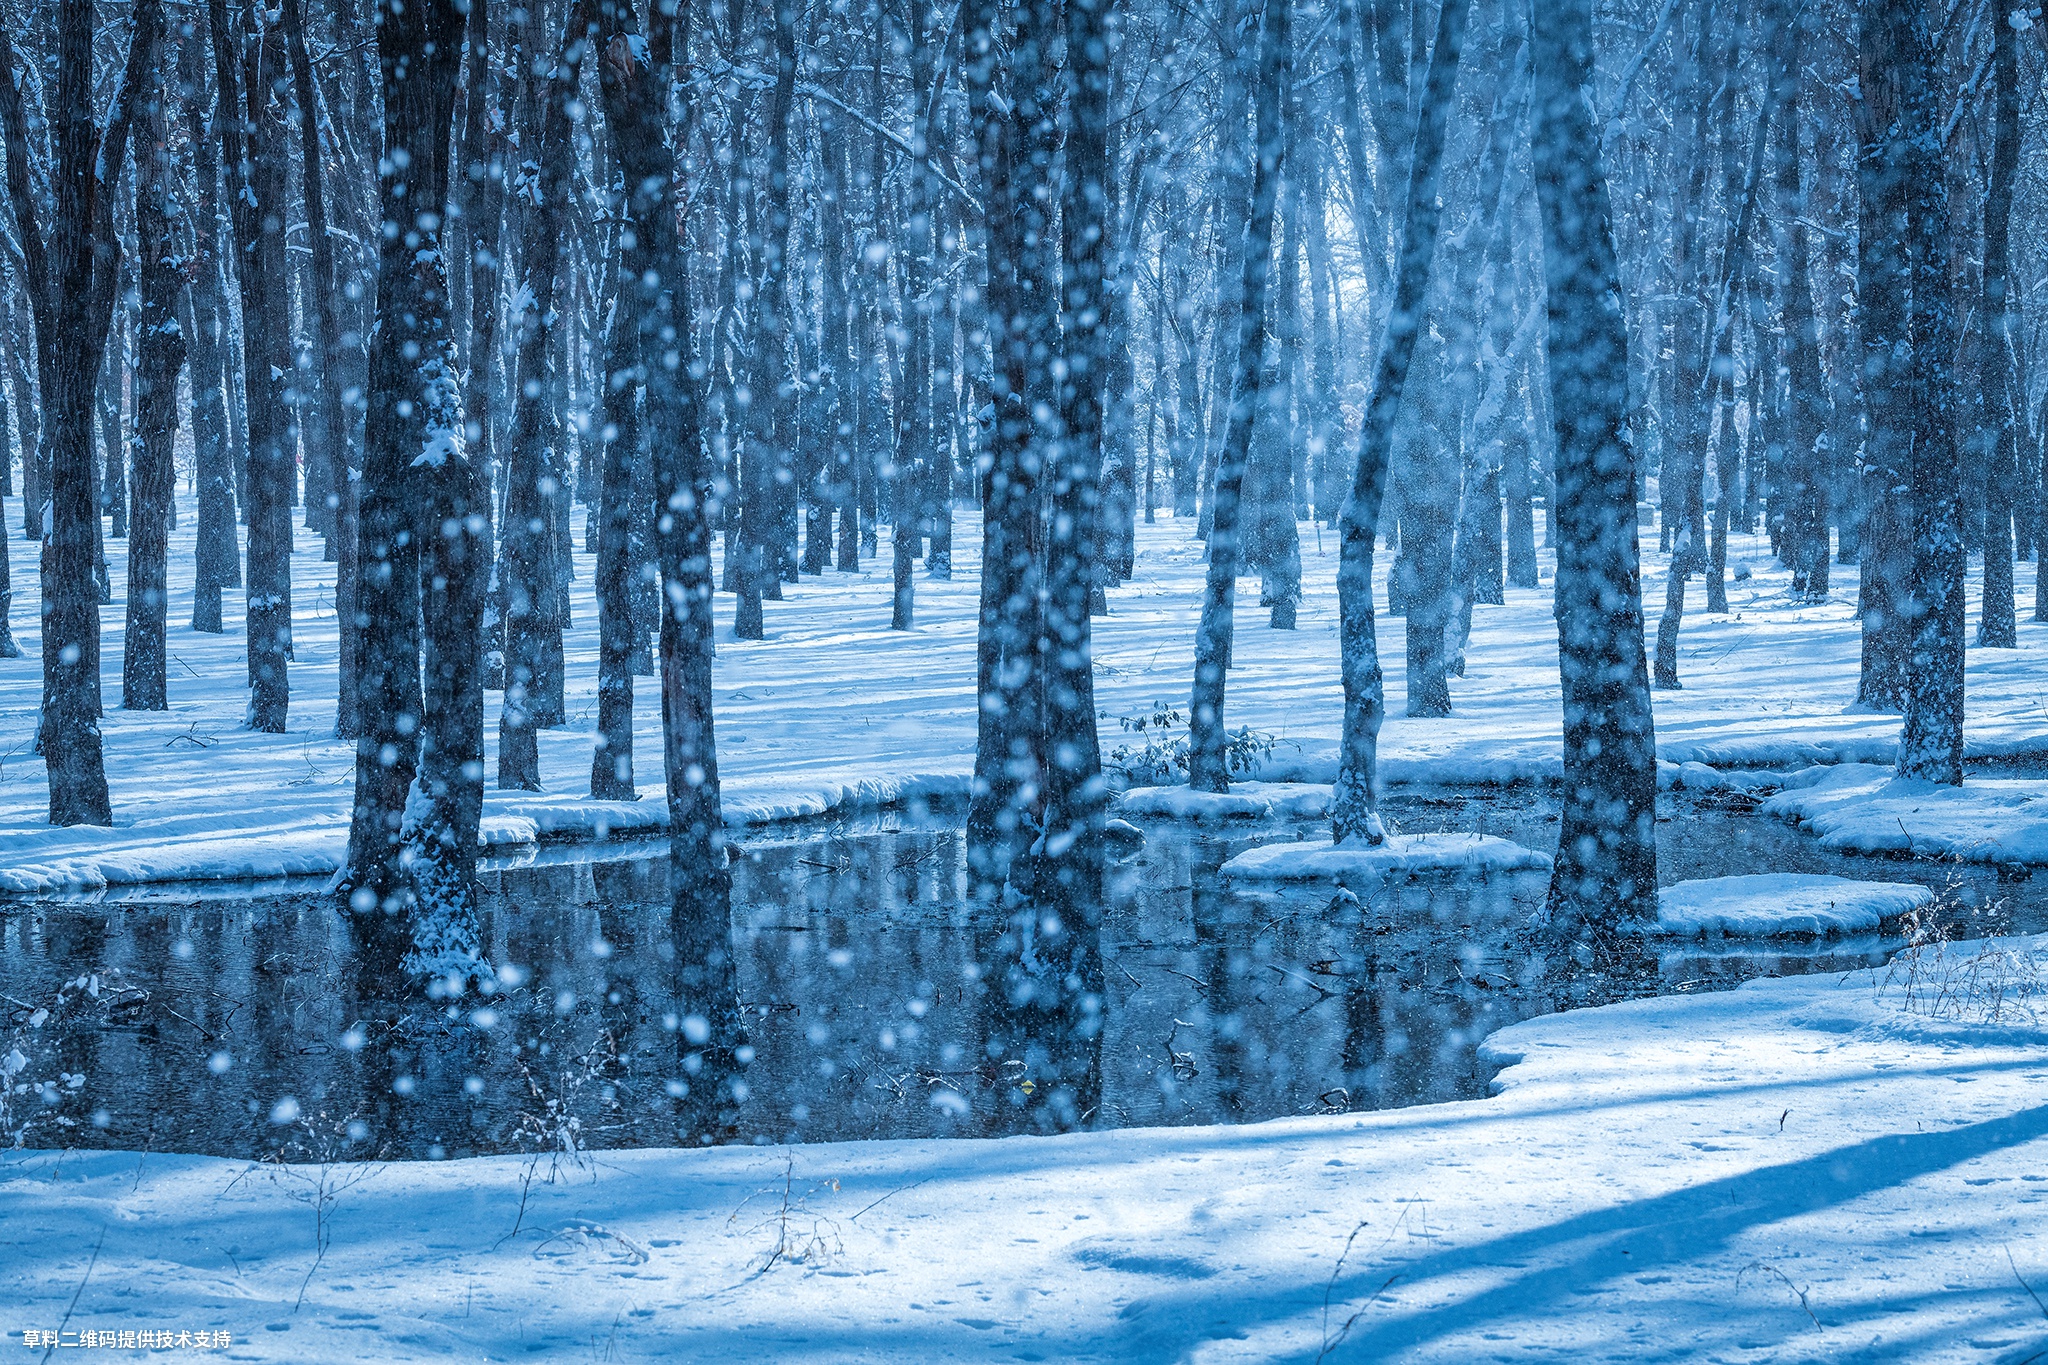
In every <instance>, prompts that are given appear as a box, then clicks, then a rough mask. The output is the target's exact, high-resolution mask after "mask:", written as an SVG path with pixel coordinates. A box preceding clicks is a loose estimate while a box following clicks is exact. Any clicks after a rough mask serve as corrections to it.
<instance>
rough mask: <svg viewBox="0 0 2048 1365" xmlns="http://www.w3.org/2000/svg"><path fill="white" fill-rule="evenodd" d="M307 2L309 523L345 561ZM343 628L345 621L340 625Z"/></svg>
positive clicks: (294, 29)
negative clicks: (310, 342)
mask: <svg viewBox="0 0 2048 1365" xmlns="http://www.w3.org/2000/svg"><path fill="white" fill-rule="evenodd" d="M301 3H302V0H283V7H284V31H285V42H286V45H287V46H288V47H289V48H290V51H291V66H292V84H293V89H294V90H295V91H296V93H297V96H298V105H299V144H300V147H299V151H300V156H299V161H300V165H301V167H302V168H303V170H304V172H305V201H304V202H305V206H306V241H307V246H308V247H309V248H310V251H311V255H312V294H313V297H312V298H310V299H307V300H306V301H305V306H306V311H307V312H308V313H311V314H312V316H313V394H312V404H311V407H312V413H313V420H312V421H311V422H310V423H309V424H308V426H307V430H306V442H305V446H306V512H307V524H308V525H309V526H311V527H312V528H313V529H314V530H317V531H319V532H320V534H321V537H322V538H323V540H324V541H325V543H326V548H325V555H326V558H327V560H328V561H329V562H330V563H332V562H335V561H337V560H338V559H339V558H340V553H339V551H340V547H339V544H338V537H339V534H340V530H341V526H340V523H341V517H340V515H339V514H340V512H341V488H342V484H343V483H344V482H345V481H346V474H345V471H346V470H347V469H348V465H349V459H348V417H347V414H346V412H345V410H344V409H343V406H342V398H341V292H340V291H341V280H340V278H339V277H338V276H337V275H336V274H335V270H334V242H333V240H332V238H330V237H329V236H328V231H327V194H326V187H325V185H324V183H323V182H324V180H325V178H326V176H325V172H324V171H323V170H322V167H323V166H324V165H325V163H326V157H325V155H324V154H323V152H322V150H321V146H320V127H321V124H322V123H324V122H325V120H324V119H322V118H320V117H319V113H320V107H321V106H320V99H319V95H318V92H317V91H315V89H314V87H313V64H312V62H311V61H310V60H308V58H307V56H306V32H305V21H304V18H303V17H302V15H301V11H300V5H301ZM342 624H343V626H344V627H346V625H347V624H348V623H347V622H345V621H344V622H343V623H342Z"/></svg>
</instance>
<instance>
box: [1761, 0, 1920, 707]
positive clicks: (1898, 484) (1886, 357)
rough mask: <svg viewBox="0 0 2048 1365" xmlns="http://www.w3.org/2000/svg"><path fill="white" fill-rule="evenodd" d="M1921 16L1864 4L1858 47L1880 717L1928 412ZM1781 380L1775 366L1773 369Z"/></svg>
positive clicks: (1869, 620)
mask: <svg viewBox="0 0 2048 1365" xmlns="http://www.w3.org/2000/svg"><path fill="white" fill-rule="evenodd" d="M1911 9H1912V6H1911V5H1910V4H1907V3H1905V0H1896V2H1895V3H1883V4H1876V5H1871V6H1867V7H1865V9H1864V12H1863V16H1862V24H1861V28H1860V34H1861V37H1860V39H1859V76H1858V80H1857V88H1858V90H1859V92H1860V95H1861V97H1860V98H1859V99H1858V100H1857V101H1856V120H1857V137H1858V142H1859V146H1858V148H1857V156H1856V164H1857V175H1858V188H1859V190H1860V191H1861V193H1860V204H1861V207H1860V209H1859V216H1858V226H1857V233H1856V252H1857V259H1856V299H1857V331H1858V335H1859V339H1860V341H1861V343H1862V361H1863V371H1864V393H1865V395H1866V400H1865V410H1866V414H1867V417H1868V421H1869V431H1868V434H1867V435H1866V436H1865V438H1864V443H1863V470H1864V473H1863V488H1864V493H1863V501H1864V509H1865V510H1864V521H1863V559H1862V563H1861V564H1860V565H1859V566H1858V574H1857V577H1858V600H1857V614H1858V615H1859V616H1860V617H1861V618H1862V624H1863V654H1862V667H1861V671H1860V673H1859V676H1858V679H1857V687H1856V700H1857V702H1858V703H1860V704H1861V705H1864V706H1867V707H1870V708H1871V709H1872V710H1876V711H1899V710H1903V709H1904V708H1905V703H1906V687H1907V667H1908V663H1907V661H1908V657H1909V654H1910V648H1911V639H1912V629H1911V622H1910V621H1909V620H1908V618H1907V614H1906V611H1905V607H1906V600H1905V599H1906V591H1907V587H1906V578H1907V575H1908V574H1909V573H1910V572H1911V566H1912V554H1913V551H1912V544H1913V539H1912V538H1913V507H1912V493H1911V488H1910V485H1909V474H1908V462H1909V460H1910V458H1911V456H1910V452H1911V450H1912V448H1913V444H1914V432H1915V430H1916V429H1917V428H1918V425H1919V422H1920V415H1919V413H1918V412H1917V411H1916V410H1915V408H1914V406H1913V403H1912V399H1911V392H1910V391H1911V387H1912V373H1911V362H1910V361H1909V360H1908V359H1907V355H1908V353H1909V351H1910V349H1911V341H1910V338H1911V337H1912V319H1911V317H1910V316H1909V314H1908V311H1907V301H1908V300H1909V299H1911V298H1912V296H1913V262H1912V255H1911V251H1910V250H1909V248H1908V245H1907V232H1908V218H1909V214H1910V212H1911V210H1910V207H1909V206H1910V205H1911V203H1912V201H1913V197H1914V195H1915V194H1916V192H1917V190H1918V187H1917V186H1916V185H1914V183H1913V179H1912V177H1913V174H1914V171H1915V167H1914V165H1913V164H1912V163H1913V157H1912V154H1911V151H1910V148H1909V146H1908V144H1907V140H1906V138H1905V137H1904V135H1903V130H1904V124H1903V122H1902V121H1901V120H1902V115H1903V103H1904V98H1905V96H1904V91H1903V88H1902V87H1903V80H1904V74H1905V63H1906V61H1907V56H1906V52H1905V45H1906V44H1907V43H1909V42H1911V41H1912V32H1911V23H1912V19H1911V14H1910V12H1909V11H1910V10H1911ZM1771 372H1772V367H1766V369H1765V370H1764V374H1765V375H1767V376H1768V375H1769V374H1770V373H1771Z"/></svg>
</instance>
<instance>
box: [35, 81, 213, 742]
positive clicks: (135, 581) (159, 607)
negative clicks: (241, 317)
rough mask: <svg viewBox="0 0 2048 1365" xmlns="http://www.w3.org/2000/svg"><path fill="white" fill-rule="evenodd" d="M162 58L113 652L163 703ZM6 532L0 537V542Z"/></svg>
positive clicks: (165, 137) (174, 253)
mask: <svg viewBox="0 0 2048 1365" xmlns="http://www.w3.org/2000/svg"><path fill="white" fill-rule="evenodd" d="M161 68H162V63H161V62H158V63H153V64H152V66H151V69H150V84H151V85H152V87H153V88H152V89H151V90H150V92H149V93H148V94H147V95H145V96H144V98H143V103H142V106H141V109H140V111H139V114H140V120H141V121H140V123H139V124H138V125H137V127H136V130H135V131H136V139H135V242H136V247H137V250H138V251H139V252H140V253H141V256H142V262H141V270H140V272H139V273H140V283H141V294H142V311H141V316H140V318H139V324H140V325H139V326H138V327H137V328H136V368H135V379H134V384H135V455H134V461H135V515H134V517H133V518H132V520H131V524H130V526H129V530H128V611H127V631H126V635H125V637H124V640H125V644H124V648H123V650H122V654H121V706H122V707H123V709H125V710H130V711H163V710H167V709H169V706H170V701H169V699H168V697H167V696H166V695H165V694H166V688H165V678H164V669H165V648H166V645H165V639H164V618H165V613H166V608H167V606H168V602H169V595H170V585H169V583H168V581H167V579H168V574H167V570H168V567H169V566H168V562H167V561H168V551H169V548H170V545H169V542H170V535H171V499H172V497H173V495H174V493H175V492H176V488H175V485H174V482H173V473H172V468H171V454H172V447H173V446H174V445H175V444H176V443H177V438H178V370H179V369H180V368H181V367H182V366H183V364H184V361H185V336H184V333H183V331H182V330H181V329H180V328H179V326H178V292H179V284H180V281H179V262H178V259H177V258H178V254H179V252H178V241H177V234H176V230H175V216H174V214H175V208H176V191H175V188H174V186H175V183H176V168H175V166H174V165H173V164H172V160H171V147H170V140H171V132H170V130H171V117H170V115H171V110H170V102H171V95H170V90H169V85H170V83H169V82H168V81H166V80H164V79H163V78H162V75H161ZM4 539H5V537H0V541H4Z"/></svg>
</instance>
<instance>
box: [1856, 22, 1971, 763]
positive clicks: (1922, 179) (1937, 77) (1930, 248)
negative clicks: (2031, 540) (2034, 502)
mask: <svg viewBox="0 0 2048 1365" xmlns="http://www.w3.org/2000/svg"><path fill="white" fill-rule="evenodd" d="M1895 5H1896V6H1898V7H1900V8H1909V9H1910V10H1911V14H1910V15H1909V16H1904V22H1899V21H1896V20H1895V21H1894V22H1893V24H1891V25H1888V26H1887V28H1888V31H1889V32H1891V33H1894V34H1897V35H1898V36H1900V37H1903V38H1904V39H1905V42H1904V43H1902V44H1901V45H1899V46H1898V47H1896V48H1894V50H1893V53H1894V58H1895V59H1896V60H1897V61H1898V62H1899V63H1900V66H1901V68H1902V69H1901V72H1900V84H1901V91H1900V100H1899V123H1900V124H1901V125H1902V135H1903V137H1904V138H1905V141H1906V145H1907V148H1908V151H1907V179H1906V183H1907V184H1908V185H1910V186H1911V187H1912V189H1911V194H1912V199H1911V201H1910V208H1909V210H1908V215H1907V223H1908V227H1907V233H1906V251H1907V255H1908V259H1909V260H1910V262H1911V267H1912V272H1913V274H1912V281H1913V293H1912V300H1913V302H1912V310H1913V312H1912V338H1913V343H1912V377H1911V384H1910V393H1911V400H1910V401H1911V407H1910V408H1909V411H1910V412H1911V413H1912V414H1913V416H1914V418H1915V419H1916V423H1915V427H1916V430H1915V435H1914V438H1913V441H1912V446H1911V455H1910V457H1909V460H1908V463H1907V467H1906V475H1907V480H1906V481H1907V486H1908V487H1909V488H1910V490H1911V498H1912V508H1913V520H1912V528H1913V541H1912V544H1913V567H1912V574H1911V577H1910V578H1908V580H1907V581H1906V584H1905V585H1904V586H1905V592H1904V593H1903V594H1902V596H1901V600H1900V602H1899V605H1898V610H1899V611H1900V613H1901V615H1903V616H1904V617H1905V618H1906V621H1907V623H1908V625H1909V627H1910V629H1911V631H1912V634H1911V637H1910V639H1911V644H1910V647H1909V653H1908V656H1907V662H1906V677H1905V701H1906V707H1905V709H1906V722H1905V730H1904V733H1903V734H1901V735H1900V737H1899V765H1898V767H1899V776H1901V777H1913V778H1921V779H1923V780H1926V781H1930V782H1942V783H1947V784H1949V785H1951V786H1954V785H1957V784H1960V783H1961V782H1962V780H1963V634H1964V599H1963V578H1964V568H1965V564H1966V555H1965V550H1964V548H1963V534H1962V471H1961V462H1960V460H1959V459H1958V458H1957V450H1956V432H1955V422H1954V413H1955V401H1956V400H1955V392H1954V374H1953V372H1952V368H1951V367H1952V366H1953V365H1954V363H1955V351H1956V347H1957V345H1958V344H1959V333H1960V328H1959V327H1958V325H1957V320H1956V315H1955V307H1954V304H1953V302H1952V300H1951V298H1950V294H1949V290H1950V288H1951V282H1950V259H1949V254H1950V251H1951V250H1952V247H1951V245H1950V242H1949V231H1950V221H1949V203H1948V183H1947V180H1946V167H1945V158H1944V156H1943V152H1942V133H1941V129H1942V121H1943V117H1944V111H1945V103H1944V96H1943V93H1942V84H1941V74H1940V70H1939V55H1938V44H1936V42H1935V40H1934V35H1933V33H1932V31H1931V29H1930V26H1929V20H1928V16H1927V14H1926V13H1925V11H1923V10H1922V9H1921V8H1920V7H1918V6H1906V5H1905V4H1904V3H1903V0H1883V3H1882V4H1881V6H1880V8H1882V9H1884V10H1885V11H1887V12H1889V11H1890V10H1891V9H1892V8H1893V7H1894V6H1895ZM1865 22H1866V23H1867V22H1869V20H1868V18H1866V20H1865Z"/></svg>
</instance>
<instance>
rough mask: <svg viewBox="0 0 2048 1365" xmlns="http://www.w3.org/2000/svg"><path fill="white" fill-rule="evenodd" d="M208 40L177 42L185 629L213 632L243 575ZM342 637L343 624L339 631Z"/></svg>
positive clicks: (218, 106)
mask: <svg viewBox="0 0 2048 1365" xmlns="http://www.w3.org/2000/svg"><path fill="white" fill-rule="evenodd" d="M206 43H207V40H206V39H205V38H203V37H201V36H200V35H199V34H197V33H191V34H186V35H184V36H183V38H182V39H181V40H180V42H179V44H178V75H179V79H180V81H181V82H182V83H183V84H185V85H186V86H187V87H188V88H189V89H190V90H191V92H192V93H191V95H190V96H189V97H188V98H187V99H186V101H185V131H186V135H187V137H188V139H189V141H190V144H191V147H192V177H193V180H194V181H195V182H196V183H197V193H196V194H195V195H194V197H193V208H192V261H191V265H190V273H191V277H192V284H191V290H190V294H191V307H190V312H191V317H192V328H191V332H190V334H189V336H188V338H187V340H188V343H189V346H190V351H191V354H190V356H189V361H190V364H189V369H190V372H191V383H192V469H193V482H195V483H196V484H197V485H198V494H199V499H198V501H199V518H198V521H199V524H198V526H197V527H196V528H195V530H194V533H193V535H194V539H193V548H192V579H193V582H192V629H193V630H195V631H199V632H202V633H205V634H209V635H219V634H220V633H222V631H223V630H224V629H225V627H224V626H223V624H222V622H221V614H220V607H221V589H222V588H224V587H228V586H230V585H232V584H236V583H239V582H241V581H242V551H241V547H240V546H239V545H237V544H236V543H235V468H234V459H233V457H232V455H231V454H230V453H229V450H228V399H227V387H226V384H227V357H226V346H225V344H224V343H225V340H226V332H227V304H226V300H225V299H223V298H222V297H221V287H220V281H221V273H220V257H219V255H218V254H217V252H216V251H215V247H216V245H217V243H218V242H219V240H220V193H219V186H220V160H219V152H218V149H217V147H216V145H215V138H214V132H213V130H214V128H215V127H218V126H219V125H220V124H221V122H222V121H223V119H224V118H232V117H233V114H232V112H231V111H229V110H228V109H227V108H226V107H225V106H224V105H223V104H222V103H221V102H220V99H219V96H218V92H216V97H215V102H214V112H213V115H212V117H211V118H208V117H206V115H205V114H204V112H203V103H202V96H203V94H204V91H205V88H206V75H205V56H206V54H205V48H206ZM342 635H343V638H344V639H346V638H347V632H346V631H343V632H342Z"/></svg>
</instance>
